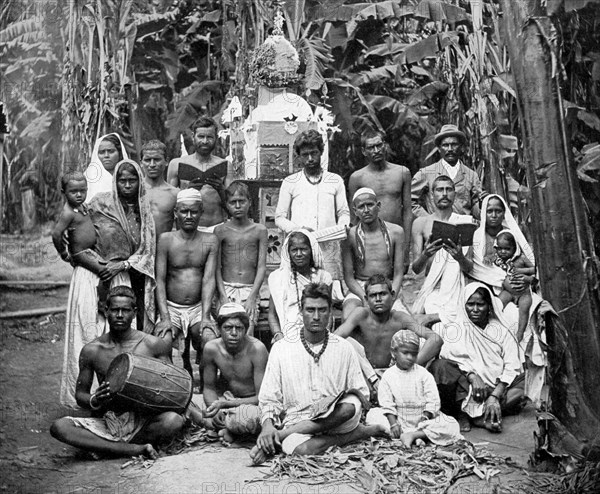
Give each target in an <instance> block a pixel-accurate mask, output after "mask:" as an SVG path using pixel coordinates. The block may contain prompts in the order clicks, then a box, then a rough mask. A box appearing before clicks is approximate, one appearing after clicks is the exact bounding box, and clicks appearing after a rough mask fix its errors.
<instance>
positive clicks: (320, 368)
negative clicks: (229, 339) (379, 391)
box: [258, 334, 369, 427]
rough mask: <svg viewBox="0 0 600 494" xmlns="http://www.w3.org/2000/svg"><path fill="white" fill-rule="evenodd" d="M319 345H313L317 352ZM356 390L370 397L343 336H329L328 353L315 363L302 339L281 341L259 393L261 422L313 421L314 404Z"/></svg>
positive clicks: (353, 353) (275, 348) (353, 354)
mask: <svg viewBox="0 0 600 494" xmlns="http://www.w3.org/2000/svg"><path fill="white" fill-rule="evenodd" d="M319 350H320V345H319V346H315V347H314V348H312V351H313V352H315V353H318V351H319ZM350 389H356V390H358V391H360V393H361V394H362V395H363V396H364V397H365V398H366V399H368V396H369V390H368V388H367V383H366V382H365V380H364V378H363V375H362V373H361V371H360V366H359V364H358V357H357V356H356V353H355V352H354V350H353V349H352V347H351V346H350V343H348V342H347V341H346V340H344V339H343V338H340V337H339V336H336V335H334V334H330V335H329V342H328V344H327V348H326V349H325V352H324V353H323V355H322V356H321V358H320V359H319V362H318V363H315V361H314V359H313V357H312V356H310V355H309V354H308V352H307V351H306V349H305V348H304V346H303V345H302V342H301V341H296V342H290V341H286V340H282V341H279V342H277V343H276V344H275V345H274V346H273V348H272V349H271V353H270V354H269V361H268V363H267V369H266V371H265V377H264V379H263V381H262V385H261V387H260V393H259V394H258V402H259V406H260V409H261V416H262V419H261V423H262V422H264V421H265V420H266V419H273V420H274V422H275V423H276V424H278V423H279V422H280V421H279V418H280V417H281V413H282V412H284V411H285V415H284V416H283V418H282V419H281V423H282V425H283V426H284V427H287V426H290V425H293V424H297V423H298V422H301V421H303V420H310V419H311V418H313V417H314V416H315V410H314V404H315V403H317V402H318V401H319V400H322V399H324V398H329V397H335V396H337V395H339V394H340V393H341V392H343V391H348V390H350Z"/></svg>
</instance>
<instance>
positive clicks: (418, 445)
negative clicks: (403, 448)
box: [415, 438, 425, 448]
mask: <svg viewBox="0 0 600 494" xmlns="http://www.w3.org/2000/svg"><path fill="white" fill-rule="evenodd" d="M415 446H416V447H417V448H422V447H423V446H425V441H423V439H421V438H419V439H417V440H416V441H415Z"/></svg>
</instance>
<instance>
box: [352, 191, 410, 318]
mask: <svg viewBox="0 0 600 494" xmlns="http://www.w3.org/2000/svg"><path fill="white" fill-rule="evenodd" d="M352 206H353V208H354V214H355V215H356V218H357V219H358V224H357V225H356V226H353V227H352V228H350V230H349V231H348V238H347V239H346V240H344V242H342V262H343V266H344V280H345V282H346V285H348V289H349V290H350V293H349V294H348V295H347V296H346V298H345V299H344V305H343V309H342V319H343V320H344V321H345V320H346V319H347V318H348V316H349V315H350V314H351V312H352V311H353V310H354V309H355V308H356V307H360V306H362V305H363V303H364V301H365V300H366V293H365V290H364V288H363V287H364V285H365V282H366V281H367V279H368V278H369V277H370V276H373V275H374V274H378V273H381V274H383V275H384V276H385V277H387V278H388V279H390V280H392V291H393V292H394V306H393V309H394V310H403V311H405V312H408V310H407V309H406V307H405V306H404V304H403V302H402V299H401V297H400V289H401V287H402V278H403V276H404V252H405V241H407V240H406V238H405V234H404V230H402V227H400V226H398V225H395V224H394V223H388V222H387V221H383V220H382V219H381V218H379V211H380V209H381V203H380V202H379V200H378V198H377V195H376V194H375V192H374V191H373V189H370V188H368V187H363V188H362V189H358V190H357V191H356V192H355V193H354V196H353V198H352Z"/></svg>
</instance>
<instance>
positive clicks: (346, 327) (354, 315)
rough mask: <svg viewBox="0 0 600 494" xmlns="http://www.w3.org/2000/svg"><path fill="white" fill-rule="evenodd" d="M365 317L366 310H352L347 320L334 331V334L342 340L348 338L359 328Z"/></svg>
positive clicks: (360, 308) (359, 308)
mask: <svg viewBox="0 0 600 494" xmlns="http://www.w3.org/2000/svg"><path fill="white" fill-rule="evenodd" d="M365 315H366V309H364V308H363V307H357V308H356V309H354V310H353V311H352V312H351V313H350V315H349V316H348V319H346V320H345V321H344V322H343V323H342V324H341V325H340V326H339V327H338V328H337V329H336V330H335V334H336V335H338V336H341V337H342V338H348V336H350V335H351V334H352V332H353V331H354V330H355V329H356V328H358V327H359V326H360V323H361V322H362V321H363V320H364V318H365Z"/></svg>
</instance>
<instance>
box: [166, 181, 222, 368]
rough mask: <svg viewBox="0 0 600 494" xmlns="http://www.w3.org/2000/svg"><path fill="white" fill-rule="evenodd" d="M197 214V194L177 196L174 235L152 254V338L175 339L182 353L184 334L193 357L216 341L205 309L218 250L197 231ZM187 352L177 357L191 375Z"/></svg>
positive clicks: (214, 240)
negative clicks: (154, 306) (154, 310)
mask: <svg viewBox="0 0 600 494" xmlns="http://www.w3.org/2000/svg"><path fill="white" fill-rule="evenodd" d="M201 215H202V197H201V195H200V193H199V192H198V191H197V190H195V189H186V190H182V191H181V192H179V194H177V205H176V206H175V219H176V220H177V226H178V227H179V230H177V231H174V232H166V233H163V234H162V235H161V236H160V239H159V240H158V248H157V251H156V301H157V305H158V312H159V314H160V322H159V323H158V324H157V325H156V329H155V334H157V335H158V336H162V337H165V338H168V339H169V341H173V340H178V343H179V348H180V349H181V347H182V343H183V341H184V340H185V338H187V335H188V331H189V333H190V334H191V339H192V345H193V347H194V349H195V350H196V351H197V352H202V348H203V346H204V344H205V343H206V342H208V341H210V340H212V339H214V338H217V337H218V333H217V331H216V329H215V327H214V324H213V322H212V321H211V318H210V308H211V304H212V299H213V295H214V292H215V270H216V266H217V254H218V252H219V245H218V240H217V237H216V236H215V235H214V234H213V233H206V232H199V231H198V221H199V220H200V216H201ZM169 333H170V334H169ZM186 353H187V352H186ZM186 353H184V355H182V357H184V367H185V368H186V369H187V370H188V372H190V374H191V373H192V368H191V364H190V362H189V355H186Z"/></svg>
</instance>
